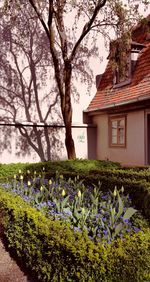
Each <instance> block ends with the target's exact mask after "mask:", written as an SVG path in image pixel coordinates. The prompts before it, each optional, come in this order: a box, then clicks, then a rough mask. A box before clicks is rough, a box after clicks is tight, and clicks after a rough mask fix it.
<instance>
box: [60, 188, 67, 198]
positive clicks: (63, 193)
mask: <svg viewBox="0 0 150 282" xmlns="http://www.w3.org/2000/svg"><path fill="white" fill-rule="evenodd" d="M61 194H62V196H63V197H65V195H66V192H65V190H64V189H63V190H62V193H61Z"/></svg>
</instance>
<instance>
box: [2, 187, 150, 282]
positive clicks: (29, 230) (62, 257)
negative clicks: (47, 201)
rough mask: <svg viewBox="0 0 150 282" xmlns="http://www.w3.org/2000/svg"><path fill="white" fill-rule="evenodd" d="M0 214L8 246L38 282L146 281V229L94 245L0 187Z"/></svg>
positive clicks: (149, 245)
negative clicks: (35, 275)
mask: <svg viewBox="0 0 150 282" xmlns="http://www.w3.org/2000/svg"><path fill="white" fill-rule="evenodd" d="M0 212H1V225H2V226H3V228H4V233H5V235H6V237H7V240H8V242H9V247H10V248H12V249H13V250H14V252H15V253H16V254H17V256H19V257H21V259H22V260H23V262H24V263H25V265H26V266H27V267H29V268H30V269H31V270H32V271H33V272H34V273H36V274H37V277H38V279H39V281H47V282H49V281H52V282H56V281H57V282H58V281H60V282H61V281H62V282H71V281H72V282H73V281H79V282H100V281H103V282H106V281H107V282H109V281H110V282H120V281H122V282H126V281H134V282H136V281H137V282H140V281H141V282H143V281H145V282H146V281H147V282H148V281H150V230H149V229H146V230H145V231H144V232H142V231H141V232H139V233H137V234H132V236H129V235H127V236H126V237H125V238H124V239H121V238H120V239H118V240H117V241H114V243H111V244H104V243H102V242H101V243H97V244H96V243H94V242H93V241H91V240H90V239H89V238H88V237H87V236H86V234H80V233H74V232H73V231H72V230H71V229H70V227H69V226H67V225H65V224H63V223H62V222H60V221H53V220H52V219H47V218H46V217H45V216H44V215H43V214H42V213H40V212H39V211H37V210H35V209H33V208H31V207H30V206H29V205H28V204H27V203H26V202H24V201H23V200H22V199H21V198H20V197H19V196H14V195H13V194H11V193H10V192H6V191H5V190H3V189H2V188H0Z"/></svg>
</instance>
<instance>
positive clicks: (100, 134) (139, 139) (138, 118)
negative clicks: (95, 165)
mask: <svg viewBox="0 0 150 282" xmlns="http://www.w3.org/2000/svg"><path fill="white" fill-rule="evenodd" d="M93 122H94V123H95V124H96V125H97V158H98V159H103V160H106V159H108V160H111V161H117V162H120V163H121V164H123V165H139V166H140V165H145V145H144V139H145V138H144V111H143V110H141V111H136V112H130V113H127V132H126V133H127V135H126V136H127V145H126V148H110V147H109V140H108V115H106V114H105V115H97V116H94V117H93Z"/></svg>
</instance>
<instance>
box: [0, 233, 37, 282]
mask: <svg viewBox="0 0 150 282" xmlns="http://www.w3.org/2000/svg"><path fill="white" fill-rule="evenodd" d="M21 268H22V267H21V266H19V265H18V264H17V262H16V261H15V260H14V259H13V258H12V257H11V255H10V254H9V252H8V251H7V249H6V247H5V244H4V242H3V240H2V239H1V238H0V282H36V281H37V280H35V279H33V278H31V275H29V274H28V273H26V272H24V271H23V270H22V269H21Z"/></svg>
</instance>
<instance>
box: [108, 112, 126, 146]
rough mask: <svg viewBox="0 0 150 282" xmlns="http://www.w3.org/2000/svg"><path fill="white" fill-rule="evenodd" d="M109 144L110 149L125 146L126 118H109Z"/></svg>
mask: <svg viewBox="0 0 150 282" xmlns="http://www.w3.org/2000/svg"><path fill="white" fill-rule="evenodd" d="M109 142H110V146H111V147H116V146H119V147H125V146H126V117H125V116H120V117H110V118H109Z"/></svg>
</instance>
